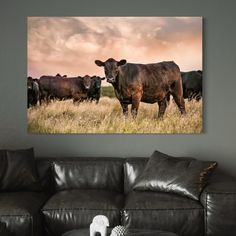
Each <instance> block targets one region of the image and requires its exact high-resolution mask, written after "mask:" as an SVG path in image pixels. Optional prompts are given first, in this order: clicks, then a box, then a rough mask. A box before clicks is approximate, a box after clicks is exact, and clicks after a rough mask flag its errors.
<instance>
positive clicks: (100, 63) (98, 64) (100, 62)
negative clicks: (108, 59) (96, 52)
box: [95, 60, 105, 66]
mask: <svg viewBox="0 0 236 236" xmlns="http://www.w3.org/2000/svg"><path fill="white" fill-rule="evenodd" d="M95 64H96V65H97V66H105V63H104V62H102V61H100V60H95Z"/></svg>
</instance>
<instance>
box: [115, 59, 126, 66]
mask: <svg viewBox="0 0 236 236" xmlns="http://www.w3.org/2000/svg"><path fill="white" fill-rule="evenodd" d="M124 64H126V60H124V59H122V60H120V61H118V62H117V65H118V66H123V65H124Z"/></svg>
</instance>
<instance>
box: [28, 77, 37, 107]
mask: <svg viewBox="0 0 236 236" xmlns="http://www.w3.org/2000/svg"><path fill="white" fill-rule="evenodd" d="M37 81H38V80H37V79H33V78H32V77H28V78H27V107H28V108H29V107H30V106H36V105H37V103H38V101H39V85H38V82H37Z"/></svg>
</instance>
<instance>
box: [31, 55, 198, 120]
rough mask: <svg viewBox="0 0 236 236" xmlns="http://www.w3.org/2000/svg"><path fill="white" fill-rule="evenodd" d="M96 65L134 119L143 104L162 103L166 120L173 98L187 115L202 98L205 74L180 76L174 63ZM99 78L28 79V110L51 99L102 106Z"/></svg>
mask: <svg viewBox="0 0 236 236" xmlns="http://www.w3.org/2000/svg"><path fill="white" fill-rule="evenodd" d="M95 64H96V65H97V66H99V67H103V68H104V72H105V78H106V80H107V82H108V83H110V84H111V85H112V86H113V88H114V92H115V95H116V97H117V99H118V100H119V102H120V105H121V107H122V110H123V113H124V115H128V105H129V104H131V112H132V115H133V116H136V115H137V113H138V108H139V104H140V102H146V103H158V105H159V113H158V117H162V116H163V115H164V113H165V110H166V107H167V105H168V102H169V100H170V95H172V97H173V100H174V101H175V103H176V104H177V106H178V108H179V110H180V112H181V114H184V113H185V101H184V99H188V101H191V100H192V99H196V100H197V101H199V100H200V99H201V98H202V71H200V70H198V71H189V72H180V69H179V67H178V65H177V64H175V63H174V62H173V61H164V62H159V63H152V64H134V63H127V62H126V60H120V61H116V60H115V59H113V58H109V59H108V60H106V61H104V62H103V61H100V60H96V61H95ZM105 78H104V77H102V78H101V77H99V76H89V75H85V76H84V77H81V76H78V77H67V76H66V75H64V76H61V75H60V74H57V75H56V76H45V75H44V76H41V77H40V78H39V79H33V78H32V77H28V80H27V86H28V108H29V107H30V106H35V105H37V104H38V103H39V104H40V105H41V103H42V101H43V100H44V101H46V102H48V101H49V100H51V99H58V100H64V99H73V102H81V101H85V100H89V101H93V100H96V102H97V103H98V102H99V99H100V94H101V81H102V80H104V79H105Z"/></svg>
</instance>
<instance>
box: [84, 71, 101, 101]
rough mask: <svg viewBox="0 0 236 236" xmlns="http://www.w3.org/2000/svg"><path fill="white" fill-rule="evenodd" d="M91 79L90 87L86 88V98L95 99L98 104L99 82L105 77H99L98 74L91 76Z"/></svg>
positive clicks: (99, 94)
mask: <svg viewBox="0 0 236 236" xmlns="http://www.w3.org/2000/svg"><path fill="white" fill-rule="evenodd" d="M91 78H92V81H91V86H90V89H89V90H88V99H89V100H90V101H93V100H95V101H96V103H97V104H98V102H99V99H100V96H101V83H102V80H104V79H105V77H103V78H101V77H99V76H96V75H94V76H92V77H91Z"/></svg>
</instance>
